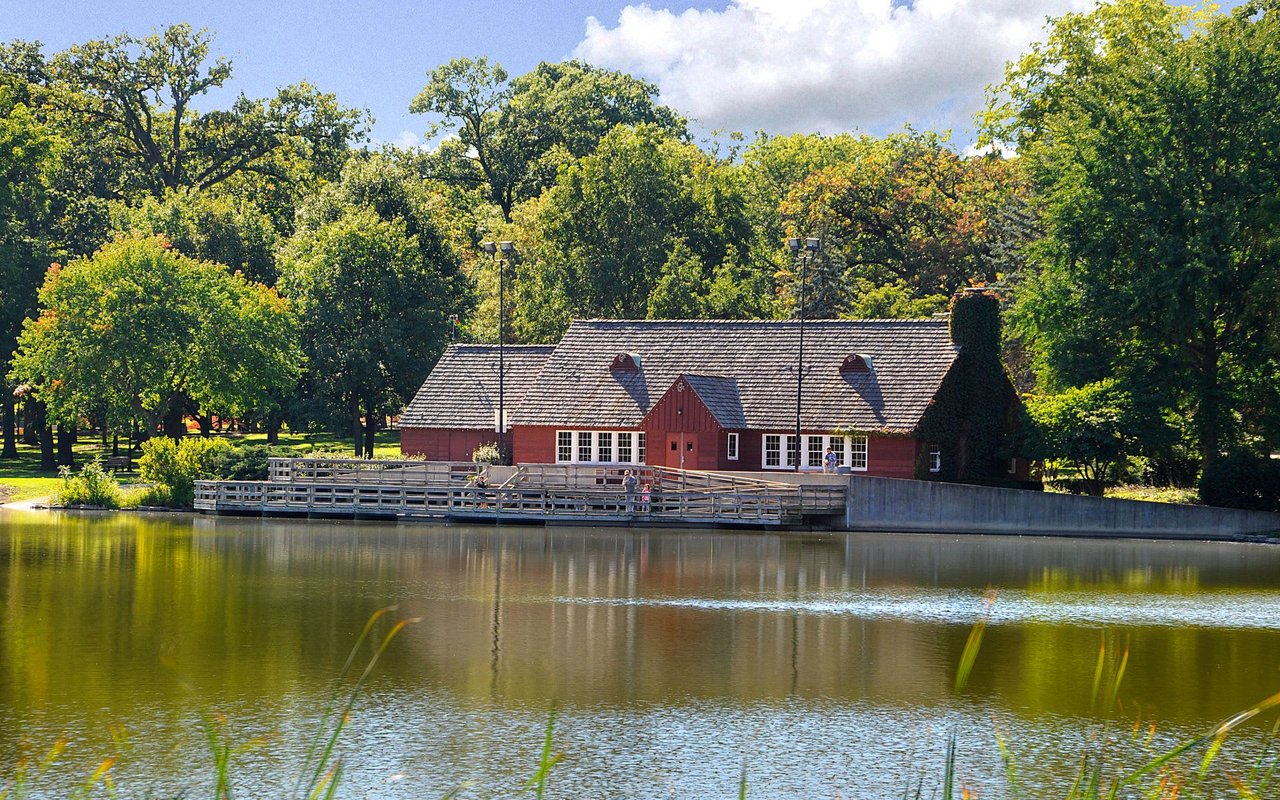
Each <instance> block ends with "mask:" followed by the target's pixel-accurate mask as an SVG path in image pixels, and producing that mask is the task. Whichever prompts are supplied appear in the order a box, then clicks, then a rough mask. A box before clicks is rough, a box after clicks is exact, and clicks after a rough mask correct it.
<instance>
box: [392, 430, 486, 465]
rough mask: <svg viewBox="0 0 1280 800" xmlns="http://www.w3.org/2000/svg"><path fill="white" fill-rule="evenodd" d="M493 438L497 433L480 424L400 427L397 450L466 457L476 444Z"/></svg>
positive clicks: (445, 457)
mask: <svg viewBox="0 0 1280 800" xmlns="http://www.w3.org/2000/svg"><path fill="white" fill-rule="evenodd" d="M497 441H498V434H496V433H494V432H493V431H491V430H485V429H484V428H401V429H400V452H401V453H402V454H403V455H406V456H422V457H424V458H427V459H429V460H431V461H470V460H471V453H472V452H474V451H475V449H476V448H477V447H479V446H480V445H482V444H490V443H497Z"/></svg>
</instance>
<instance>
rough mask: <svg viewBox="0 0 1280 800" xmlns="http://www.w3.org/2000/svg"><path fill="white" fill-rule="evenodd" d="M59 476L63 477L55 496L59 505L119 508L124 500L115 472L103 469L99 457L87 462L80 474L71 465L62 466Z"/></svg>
mask: <svg viewBox="0 0 1280 800" xmlns="http://www.w3.org/2000/svg"><path fill="white" fill-rule="evenodd" d="M58 477H60V478H61V479H62V485H61V486H60V487H59V488H58V493H57V495H56V497H55V499H56V501H57V504H58V505H63V506H101V507H103V508H119V507H120V504H121V502H122V501H123V500H124V493H123V492H122V491H121V490H120V485H119V484H118V483H116V478H115V474H114V473H112V472H108V471H107V470H105V469H103V467H102V462H101V461H98V460H97V459H94V460H93V461H90V462H89V463H88V464H85V465H84V469H82V470H80V474H79V475H76V474H75V473H73V472H72V471H71V468H70V467H62V468H61V469H59V470H58Z"/></svg>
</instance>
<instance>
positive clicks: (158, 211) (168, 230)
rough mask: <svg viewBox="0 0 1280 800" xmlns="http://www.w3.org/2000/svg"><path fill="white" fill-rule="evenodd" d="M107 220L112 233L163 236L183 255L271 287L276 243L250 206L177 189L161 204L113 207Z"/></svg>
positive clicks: (262, 216)
mask: <svg viewBox="0 0 1280 800" xmlns="http://www.w3.org/2000/svg"><path fill="white" fill-rule="evenodd" d="M112 217H113V223H114V227H115V228H116V230H117V231H121V232H125V233H142V234H150V235H155V234H162V235H164V236H165V237H166V238H167V239H168V240H169V241H170V242H171V243H172V244H173V246H174V247H175V248H176V249H177V250H178V252H180V253H182V254H184V255H188V256H191V257H192V258H197V259H200V260H203V261H215V262H217V263H219V264H223V265H225V266H226V267H227V268H228V269H230V270H231V271H233V272H240V273H241V274H243V275H244V276H245V277H246V278H248V279H249V280H251V281H256V282H258V283H263V284H266V285H268V286H271V285H274V284H275V282H276V264H275V247H276V241H277V239H278V238H279V237H278V235H277V234H276V230H275V228H274V227H273V226H272V224H271V220H270V218H268V217H267V215H265V214H263V213H262V212H261V211H259V210H258V208H257V207H256V206H254V205H253V204H252V203H250V202H247V201H244V200H237V199H235V198H233V197H229V196H226V195H213V194H209V193H201V192H191V191H188V190H182V189H179V190H175V191H172V192H169V193H168V194H166V195H165V196H164V197H163V198H156V197H150V196H148V197H144V198H143V199H142V201H141V202H140V203H138V204H137V205H135V206H128V205H125V204H123V203H117V204H115V205H114V207H113V214H112Z"/></svg>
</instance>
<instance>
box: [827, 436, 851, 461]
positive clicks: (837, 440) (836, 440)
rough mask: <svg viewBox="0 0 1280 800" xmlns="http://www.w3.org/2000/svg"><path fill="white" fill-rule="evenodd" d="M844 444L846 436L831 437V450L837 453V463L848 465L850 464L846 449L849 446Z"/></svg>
mask: <svg viewBox="0 0 1280 800" xmlns="http://www.w3.org/2000/svg"><path fill="white" fill-rule="evenodd" d="M844 444H845V437H843V436H832V437H831V452H833V453H835V454H836V464H839V465H843V466H846V467H847V466H848V465H849V464H848V460H847V458H846V457H845V451H846V450H847V449H848V448H847V447H845V446H844Z"/></svg>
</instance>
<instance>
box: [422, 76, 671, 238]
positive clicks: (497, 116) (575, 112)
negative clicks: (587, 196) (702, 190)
mask: <svg viewBox="0 0 1280 800" xmlns="http://www.w3.org/2000/svg"><path fill="white" fill-rule="evenodd" d="M656 95H657V88H656V87H654V86H653V85H651V84H648V83H645V82H644V81H641V80H639V79H637V78H634V77H632V76H630V75H627V74H625V73H621V72H614V71H611V70H604V69H599V68H597V67H592V66H591V65H589V64H586V63H584V62H581V61H568V62H565V63H559V64H551V63H545V62H544V63H542V64H539V65H538V66H537V67H536V68H535V69H534V70H533V71H532V72H529V73H527V74H525V75H522V76H520V77H518V78H516V79H515V80H508V75H507V71H506V70H504V69H503V68H502V67H501V66H500V65H499V64H496V63H490V62H489V60H488V59H487V58H483V57H481V58H474V59H473V58H456V59H454V60H452V61H450V62H449V63H447V64H443V65H441V66H439V67H437V68H436V69H435V70H433V71H432V72H431V75H430V77H429V79H428V82H427V85H426V86H425V87H424V88H423V89H422V91H421V92H419V93H418V96H417V97H415V98H414V100H413V102H412V103H411V104H410V106H409V110H410V111H412V112H414V113H415V114H424V113H425V114H435V115H438V116H439V117H441V118H442V124H441V126H437V127H435V128H434V129H433V130H432V133H433V134H434V133H437V132H439V131H440V130H441V129H442V128H450V127H451V128H452V129H453V132H454V133H456V134H457V139H456V143H451V142H446V143H445V144H444V145H442V147H441V148H440V152H439V154H438V156H437V157H436V159H435V163H434V165H433V167H432V173H433V175H434V176H435V177H438V178H440V179H442V180H445V181H449V182H455V183H462V184H465V185H472V186H477V187H483V189H484V191H485V193H486V195H487V196H488V198H489V200H490V201H491V202H493V203H494V204H496V205H497V206H498V207H499V208H500V209H501V210H502V216H503V219H504V220H506V221H507V222H510V221H511V220H512V211H513V209H514V208H515V206H516V205H517V204H518V203H519V202H520V201H522V200H527V199H531V198H534V197H537V196H538V195H539V194H541V193H542V191H543V190H544V189H545V188H546V187H548V186H549V185H551V183H552V182H553V181H554V180H555V178H556V174H557V170H558V169H559V167H560V166H562V165H565V164H568V163H569V162H571V161H573V160H574V159H576V158H581V157H583V156H586V155H589V154H590V153H592V152H593V151H594V150H595V147H596V145H597V143H598V142H599V141H600V140H601V139H602V138H604V135H605V134H606V133H608V132H609V131H610V130H612V129H613V128H614V127H616V126H618V125H642V124H652V125H656V126H657V127H659V128H660V129H662V130H663V131H665V132H666V133H668V134H669V135H672V136H683V135H684V134H685V121H684V119H682V118H681V117H680V116H679V115H677V114H676V113H675V112H673V111H672V110H671V109H669V108H666V107H665V106H660V105H658V104H656V103H655V102H654V97H655V96H656Z"/></svg>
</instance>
